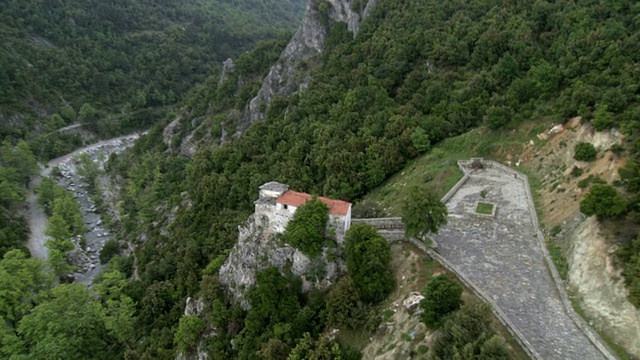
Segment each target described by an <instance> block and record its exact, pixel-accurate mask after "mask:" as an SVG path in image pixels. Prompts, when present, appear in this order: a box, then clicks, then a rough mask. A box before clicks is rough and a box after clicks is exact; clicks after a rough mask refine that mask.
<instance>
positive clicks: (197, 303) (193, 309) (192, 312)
mask: <svg viewBox="0 0 640 360" xmlns="http://www.w3.org/2000/svg"><path fill="white" fill-rule="evenodd" d="M204 308H205V303H204V301H202V299H197V300H196V299H194V298H191V297H188V298H187V300H186V302H185V307H184V315H185V316H199V317H201V318H204V316H205V311H204ZM213 336H216V329H215V328H214V329H212V330H210V331H209V332H208V333H207V334H205V335H204V336H203V338H201V339H200V341H199V342H198V346H197V348H196V349H195V351H194V352H193V353H192V354H184V353H183V352H179V353H178V355H177V356H176V360H207V359H209V355H208V354H207V351H206V344H205V342H206V339H209V338H211V337H213Z"/></svg>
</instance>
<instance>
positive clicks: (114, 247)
mask: <svg viewBox="0 0 640 360" xmlns="http://www.w3.org/2000/svg"><path fill="white" fill-rule="evenodd" d="M119 253H120V248H119V247H118V241H117V240H115V239H111V240H108V241H107V242H105V243H104V246H103V247H102V250H100V263H101V264H106V263H108V262H109V260H111V258H112V257H114V256H116V255H118V254H119Z"/></svg>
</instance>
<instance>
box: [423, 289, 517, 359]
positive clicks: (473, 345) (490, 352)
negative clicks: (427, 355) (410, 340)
mask: <svg viewBox="0 0 640 360" xmlns="http://www.w3.org/2000/svg"><path fill="white" fill-rule="evenodd" d="M431 350H432V351H433V355H434V358H436V359H463V358H464V359H494V360H498V359H504V360H506V359H509V352H508V347H507V345H506V343H505V340H504V338H503V337H501V336H500V335H497V334H496V333H495V332H494V331H493V330H492V329H491V308H490V307H489V305H487V304H485V303H481V302H479V301H474V302H472V303H470V304H465V305H464V306H463V307H462V308H461V309H460V310H459V311H456V312H455V313H454V314H453V315H452V316H451V317H450V318H449V319H448V320H447V321H446V322H445V324H444V326H443V327H442V330H441V331H440V333H439V334H438V336H437V337H436V340H435V341H434V343H433V345H432V348H431ZM461 353H464V354H465V355H466V354H476V355H475V356H474V355H471V356H468V357H467V356H462V354H461Z"/></svg>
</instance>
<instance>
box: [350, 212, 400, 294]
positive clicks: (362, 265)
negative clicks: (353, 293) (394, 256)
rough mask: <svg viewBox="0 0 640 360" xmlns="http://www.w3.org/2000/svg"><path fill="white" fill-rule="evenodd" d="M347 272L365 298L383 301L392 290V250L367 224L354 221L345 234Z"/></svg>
mask: <svg viewBox="0 0 640 360" xmlns="http://www.w3.org/2000/svg"><path fill="white" fill-rule="evenodd" d="M344 256H345V259H346V262H347V271H348V273H349V276H350V277H351V279H353V283H354V285H355V287H356V288H357V289H358V292H359V293H360V296H361V298H362V300H364V301H366V302H370V303H377V302H380V301H382V300H383V299H384V298H385V297H386V296H387V295H388V294H389V293H390V292H391V290H392V289H393V287H394V279H393V275H392V274H391V272H390V270H389V263H390V261H391V249H390V247H389V243H387V240H386V239H385V238H384V237H382V236H381V235H380V234H378V233H377V232H376V230H375V229H374V228H372V227H371V226H370V225H367V224H362V223H359V224H353V225H352V226H351V228H350V229H349V230H348V231H347V233H346V235H345V245H344Z"/></svg>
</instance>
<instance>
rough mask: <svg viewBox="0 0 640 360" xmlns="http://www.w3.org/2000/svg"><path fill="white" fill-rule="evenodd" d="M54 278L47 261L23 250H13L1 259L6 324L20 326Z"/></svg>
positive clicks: (1, 311) (0, 300)
mask: <svg viewBox="0 0 640 360" xmlns="http://www.w3.org/2000/svg"><path fill="white" fill-rule="evenodd" d="M52 283H53V279H52V278H51V276H50V275H49V274H47V273H46V272H45V271H44V264H43V263H42V262H41V261H40V260H37V259H34V258H29V257H28V256H27V255H26V254H25V253H24V252H23V251H21V250H11V251H8V252H7V253H6V254H4V257H3V258H2V260H0V289H2V291H0V317H1V318H2V319H4V321H3V323H7V324H8V325H10V326H16V325H17V324H18V322H19V321H20V320H21V319H22V317H23V316H24V315H26V314H28V313H29V311H31V309H32V308H33V307H34V306H36V305H37V304H38V303H39V301H38V299H39V294H40V293H41V292H44V291H46V290H48V289H49V288H50V287H51V286H52Z"/></svg>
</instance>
